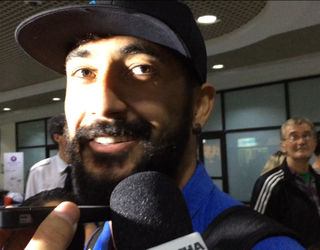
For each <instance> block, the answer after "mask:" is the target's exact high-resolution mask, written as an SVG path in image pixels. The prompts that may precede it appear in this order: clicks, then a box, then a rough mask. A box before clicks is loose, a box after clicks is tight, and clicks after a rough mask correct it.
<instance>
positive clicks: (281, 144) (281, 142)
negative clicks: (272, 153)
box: [280, 141, 286, 153]
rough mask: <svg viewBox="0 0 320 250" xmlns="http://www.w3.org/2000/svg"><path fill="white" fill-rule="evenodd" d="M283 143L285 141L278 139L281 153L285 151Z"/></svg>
mask: <svg viewBox="0 0 320 250" xmlns="http://www.w3.org/2000/svg"><path fill="white" fill-rule="evenodd" d="M285 143H286V142H285V141H280V148H281V150H282V152H283V153H286V149H285V145H284V144H285Z"/></svg>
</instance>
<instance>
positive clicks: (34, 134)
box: [18, 120, 45, 147]
mask: <svg viewBox="0 0 320 250" xmlns="http://www.w3.org/2000/svg"><path fill="white" fill-rule="evenodd" d="M39 145H45V128H44V120H41V121H34V122H25V123H19V124H18V147H30V146H39Z"/></svg>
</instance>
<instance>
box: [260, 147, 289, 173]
mask: <svg viewBox="0 0 320 250" xmlns="http://www.w3.org/2000/svg"><path fill="white" fill-rule="evenodd" d="M285 158H286V154H285V153H283V152H282V151H277V152H275V153H274V154H272V155H270V157H269V159H268V160H267V162H266V165H265V166H264V167H263V170H262V173H261V175H263V174H265V173H267V172H269V171H270V170H272V169H274V168H276V167H278V166H280V165H281V164H282V162H283V161H284V159H285Z"/></svg>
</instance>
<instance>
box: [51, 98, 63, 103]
mask: <svg viewBox="0 0 320 250" xmlns="http://www.w3.org/2000/svg"><path fill="white" fill-rule="evenodd" d="M52 101H55V102H58V101H61V98H59V97H55V98H52Z"/></svg>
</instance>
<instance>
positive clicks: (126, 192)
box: [110, 172, 204, 250]
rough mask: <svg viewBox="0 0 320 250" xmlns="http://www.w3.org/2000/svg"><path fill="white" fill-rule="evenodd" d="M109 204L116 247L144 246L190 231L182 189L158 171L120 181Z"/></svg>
mask: <svg viewBox="0 0 320 250" xmlns="http://www.w3.org/2000/svg"><path fill="white" fill-rule="evenodd" d="M110 208H111V221H112V232H113V239H114V243H115V246H116V248H117V249H118V250H128V249H130V250H145V249H148V248H151V247H154V246H158V245H160V244H163V243H166V242H169V243H170V241H172V240H176V239H177V240H179V239H178V238H180V237H182V236H185V235H187V234H190V233H192V232H193V227H192V222H191V217H190V214H189V210H188V207H187V204H186V202H185V200H184V198H183V195H182V193H181V191H180V190H179V188H178V186H177V185H176V184H175V183H174V182H173V180H171V179H170V178H169V177H167V176H165V175H164V174H161V173H159V172H142V173H137V174H134V175H131V176H129V177H128V178H126V179H124V180H123V181H121V182H120V183H119V184H118V185H117V186H116V187H115V189H114V190H113V192H112V194H111V197H110ZM203 244H204V243H203ZM159 247H160V246H159ZM198 249H201V248H198Z"/></svg>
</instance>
